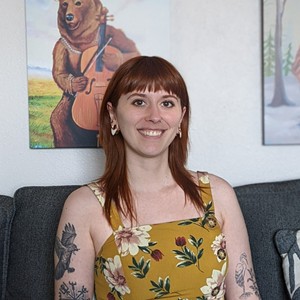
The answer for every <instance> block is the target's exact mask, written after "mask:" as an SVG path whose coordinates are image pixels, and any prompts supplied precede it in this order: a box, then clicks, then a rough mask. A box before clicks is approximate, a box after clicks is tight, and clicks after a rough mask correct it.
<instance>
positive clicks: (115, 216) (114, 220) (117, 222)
mask: <svg viewBox="0 0 300 300" xmlns="http://www.w3.org/2000/svg"><path fill="white" fill-rule="evenodd" d="M87 186H88V187H89V188H90V189H91V190H92V192H93V193H94V195H95V197H96V198H97V199H98V201H99V203H100V205H101V206H102V207H104V203H105V198H104V196H103V194H104V192H103V190H102V189H101V187H100V186H99V184H98V183H97V182H91V183H89V184H87ZM110 221H111V227H112V229H113V231H115V230H117V229H118V228H119V226H123V225H122V221H121V218H120V215H119V213H118V210H117V208H116V204H115V203H114V202H113V203H112V205H111V209H110Z"/></svg>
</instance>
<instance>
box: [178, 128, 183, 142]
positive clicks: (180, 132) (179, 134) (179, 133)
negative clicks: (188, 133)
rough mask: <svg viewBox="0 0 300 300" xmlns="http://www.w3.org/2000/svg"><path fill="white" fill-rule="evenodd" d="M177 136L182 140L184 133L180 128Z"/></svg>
mask: <svg viewBox="0 0 300 300" xmlns="http://www.w3.org/2000/svg"><path fill="white" fill-rule="evenodd" d="M177 134H178V136H179V138H180V139H181V138H182V131H181V128H180V127H179V128H178V132H177Z"/></svg>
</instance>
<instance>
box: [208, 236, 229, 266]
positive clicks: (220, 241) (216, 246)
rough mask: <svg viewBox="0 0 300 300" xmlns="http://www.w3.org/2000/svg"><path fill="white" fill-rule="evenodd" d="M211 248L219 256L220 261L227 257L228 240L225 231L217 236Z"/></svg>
mask: <svg viewBox="0 0 300 300" xmlns="http://www.w3.org/2000/svg"><path fill="white" fill-rule="evenodd" d="M211 248H212V250H213V252H214V254H215V255H216V256H217V259H218V261H219V262H221V261H222V260H225V259H226V256H227V253H226V240H225V236H224V234H223V233H221V234H220V235H218V236H216V238H215V240H214V241H213V243H212V245H211Z"/></svg>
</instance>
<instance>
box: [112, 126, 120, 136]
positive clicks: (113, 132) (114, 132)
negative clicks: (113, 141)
mask: <svg viewBox="0 0 300 300" xmlns="http://www.w3.org/2000/svg"><path fill="white" fill-rule="evenodd" d="M110 132H111V135H112V136H114V135H116V134H118V133H119V128H118V126H117V125H116V124H115V125H112V126H111V128H110Z"/></svg>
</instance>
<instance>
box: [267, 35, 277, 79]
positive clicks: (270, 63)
mask: <svg viewBox="0 0 300 300" xmlns="http://www.w3.org/2000/svg"><path fill="white" fill-rule="evenodd" d="M274 73H275V45H274V37H273V35H272V32H271V30H270V31H269V34H268V37H267V39H266V40H265V41H264V76H265V77H269V76H272V75H274Z"/></svg>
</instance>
